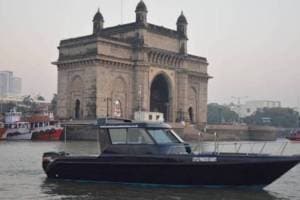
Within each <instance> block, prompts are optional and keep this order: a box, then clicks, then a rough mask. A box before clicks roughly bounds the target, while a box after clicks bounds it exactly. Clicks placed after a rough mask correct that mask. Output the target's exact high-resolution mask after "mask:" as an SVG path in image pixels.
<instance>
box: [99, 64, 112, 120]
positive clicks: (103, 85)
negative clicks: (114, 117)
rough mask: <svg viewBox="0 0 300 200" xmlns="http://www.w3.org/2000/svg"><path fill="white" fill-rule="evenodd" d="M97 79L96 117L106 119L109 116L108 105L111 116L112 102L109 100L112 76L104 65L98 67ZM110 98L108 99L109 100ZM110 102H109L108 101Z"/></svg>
mask: <svg viewBox="0 0 300 200" xmlns="http://www.w3.org/2000/svg"><path fill="white" fill-rule="evenodd" d="M96 71H97V78H96V91H97V92H96V99H97V101H96V107H97V109H96V115H97V117H106V114H107V105H108V113H109V114H110V112H109V111H110V102H109V101H111V100H110V99H109V98H111V97H110V94H109V90H108V88H109V84H110V75H109V70H108V69H107V68H106V67H105V66H104V64H102V63H101V64H99V65H98V66H97V69H96ZM107 98H108V99H107ZM107 100H108V101H107Z"/></svg>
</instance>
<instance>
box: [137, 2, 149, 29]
mask: <svg viewBox="0 0 300 200" xmlns="http://www.w3.org/2000/svg"><path fill="white" fill-rule="evenodd" d="M147 13H148V11H147V7H146V5H145V3H144V2H143V0H141V1H140V2H139V3H138V4H137V6H136V9H135V14H136V23H137V24H138V25H147Z"/></svg>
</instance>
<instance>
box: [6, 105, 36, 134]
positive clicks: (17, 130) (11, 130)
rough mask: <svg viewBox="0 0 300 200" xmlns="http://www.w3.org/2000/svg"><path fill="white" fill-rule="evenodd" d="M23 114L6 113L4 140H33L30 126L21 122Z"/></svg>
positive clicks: (12, 111) (13, 111)
mask: <svg viewBox="0 0 300 200" xmlns="http://www.w3.org/2000/svg"><path fill="white" fill-rule="evenodd" d="M21 116H22V113H21V112H16V111H15V110H11V111H10V112H7V113H5V125H4V127H5V133H4V134H3V136H2V137H3V139H6V140H31V135H32V134H31V131H30V124H29V123H28V122H26V121H22V120H21Z"/></svg>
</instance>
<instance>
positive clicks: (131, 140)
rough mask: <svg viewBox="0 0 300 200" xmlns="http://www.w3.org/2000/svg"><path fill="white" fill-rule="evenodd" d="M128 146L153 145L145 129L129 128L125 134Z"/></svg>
mask: <svg viewBox="0 0 300 200" xmlns="http://www.w3.org/2000/svg"><path fill="white" fill-rule="evenodd" d="M127 143H128V144H154V142H153V141H152V139H151V138H150V136H149V135H148V134H147V133H146V131H145V129H141V128H129V129H128V132H127Z"/></svg>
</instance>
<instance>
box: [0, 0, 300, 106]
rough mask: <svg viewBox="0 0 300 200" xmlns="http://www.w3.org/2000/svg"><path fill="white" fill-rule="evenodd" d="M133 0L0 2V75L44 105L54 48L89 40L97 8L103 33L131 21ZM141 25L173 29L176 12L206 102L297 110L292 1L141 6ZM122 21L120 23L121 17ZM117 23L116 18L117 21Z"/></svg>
mask: <svg viewBox="0 0 300 200" xmlns="http://www.w3.org/2000/svg"><path fill="white" fill-rule="evenodd" d="M138 2H139V0H123V9H122V8H121V5H122V1H121V0H89V1H83V0H72V1H67V0H43V1H38V0H27V1H17V0H0V24H1V27H0V44H1V45H0V71H2V70H9V71H13V72H14V74H15V75H16V76H18V77H21V78H22V84H23V89H22V90H23V93H24V94H27V93H33V94H38V93H39V94H41V95H42V96H45V97H46V98H47V100H50V99H51V98H52V96H53V93H56V92H57V89H56V88H57V69H56V66H54V65H52V64H51V62H53V61H56V60H57V58H58V50H57V46H58V45H59V41H60V40H62V39H66V38H73V37H79V36H84V35H89V34H91V33H92V18H93V16H94V14H95V12H96V11H97V9H98V8H100V11H101V12H102V14H103V17H104V20H105V23H104V27H109V26H114V25H117V24H121V23H122V22H123V23H130V22H133V21H134V20H135V13H134V10H135V6H136V4H137V3H138ZM144 2H145V3H146V5H147V8H148V21H149V22H150V23H153V24H157V25H161V26H165V27H168V28H172V29H175V27H176V19H177V17H178V16H179V14H180V12H181V11H183V12H184V14H185V16H186V18H187V20H188V37H189V41H188V51H189V53H191V54H195V55H199V56H203V57H207V59H208V62H209V63H210V65H209V66H208V72H209V74H210V75H211V76H213V77H214V78H213V79H211V80H210V81H209V90H208V99H209V102H217V103H229V102H237V100H236V99H233V98H232V96H235V97H245V96H247V97H248V98H242V100H241V101H242V102H244V101H247V100H275V101H281V102H282V106H291V107H293V106H299V103H300V93H299V86H298V85H299V79H300V66H299V64H300V26H299V25H298V19H299V18H300V12H299V10H300V1H298V0H226V1H222V0H190V1H174V0H173V1H172V0H163V1H161V0H160V1H159V0H151V1H150V0H144ZM122 13H123V15H122ZM122 16H123V17H122Z"/></svg>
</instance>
